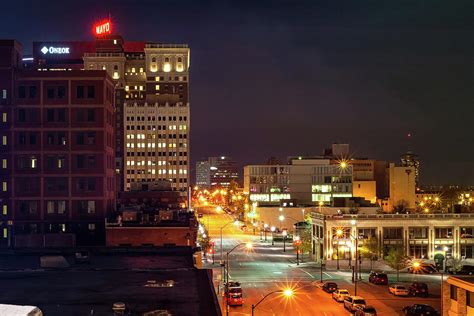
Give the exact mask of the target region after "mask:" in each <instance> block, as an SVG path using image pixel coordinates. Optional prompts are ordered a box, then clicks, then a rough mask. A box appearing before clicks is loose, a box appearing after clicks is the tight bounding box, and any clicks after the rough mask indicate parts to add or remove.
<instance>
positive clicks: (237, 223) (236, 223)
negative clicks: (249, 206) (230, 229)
mask: <svg viewBox="0 0 474 316" xmlns="http://www.w3.org/2000/svg"><path fill="white" fill-rule="evenodd" d="M230 224H234V225H235V226H237V225H239V224H240V221H238V220H235V221H231V222H228V223H227V224H225V225H224V226H222V227H221V228H220V230H221V262H222V259H223V251H222V230H223V229H224V228H225V227H227V226H228V225H230Z"/></svg>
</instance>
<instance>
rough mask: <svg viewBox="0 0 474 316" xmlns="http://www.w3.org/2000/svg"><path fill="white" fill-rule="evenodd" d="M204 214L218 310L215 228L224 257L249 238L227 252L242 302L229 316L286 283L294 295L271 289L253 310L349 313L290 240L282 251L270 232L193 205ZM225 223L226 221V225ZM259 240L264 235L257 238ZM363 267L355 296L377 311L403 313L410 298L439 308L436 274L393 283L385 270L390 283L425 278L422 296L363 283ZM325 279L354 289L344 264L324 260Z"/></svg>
mask: <svg viewBox="0 0 474 316" xmlns="http://www.w3.org/2000/svg"><path fill="white" fill-rule="evenodd" d="M198 213H201V214H203V215H202V217H201V218H200V221H201V223H202V224H203V225H204V226H205V227H206V228H208V233H209V235H210V238H211V239H212V240H213V241H214V242H215V254H214V264H212V261H213V260H212V255H211V256H210V255H208V256H207V258H206V260H205V261H206V263H205V266H206V267H208V268H211V267H212V268H213V272H214V273H213V274H214V285H215V287H216V291H217V292H218V297H219V302H220V305H221V309H222V313H223V315H225V303H223V301H224V300H223V298H224V296H223V282H222V281H220V280H222V278H221V275H222V273H223V268H222V267H221V266H220V265H219V262H220V258H221V257H220V255H221V254H220V233H221V229H220V228H221V227H223V226H225V228H224V229H223V230H222V240H223V259H224V260H225V257H226V252H227V251H229V250H230V249H232V248H233V247H235V246H236V245H238V244H240V243H247V242H252V243H253V248H252V250H250V251H249V250H247V249H245V247H237V248H236V249H235V250H234V251H233V252H232V253H231V254H230V255H229V276H230V278H229V279H230V281H237V282H240V283H241V285H242V291H243V298H244V304H243V305H242V306H231V307H230V308H229V315H233V316H238V315H251V306H252V304H256V303H257V302H258V301H259V300H260V299H262V298H263V297H264V296H265V295H266V294H268V293H270V292H272V291H275V290H283V289H285V288H292V289H293V290H294V296H293V297H291V298H285V297H283V296H282V295H280V294H279V293H275V294H273V295H270V296H269V297H268V298H266V299H265V300H264V301H263V302H262V303H260V304H259V305H258V307H257V308H256V309H255V315H326V316H338V315H350V313H349V312H348V311H347V310H345V309H344V306H343V304H342V303H337V302H336V301H335V300H333V299H332V295H331V294H328V293H326V292H324V291H323V290H322V289H321V269H320V267H319V265H318V264H315V263H311V262H307V260H308V259H307V255H305V256H304V258H303V260H302V262H301V263H300V264H299V265H297V264H296V254H295V250H294V248H293V246H292V242H291V241H287V242H286V252H283V243H282V242H281V241H278V242H277V241H275V243H274V245H273V246H272V236H271V233H267V237H266V241H265V236H264V235H262V234H261V233H260V232H259V231H255V233H254V231H253V230H252V229H248V230H247V231H246V232H244V231H243V230H242V229H240V228H239V226H238V225H233V224H232V223H233V221H234V220H235V219H234V218H233V217H232V216H231V215H229V214H226V213H225V212H223V211H216V209H215V207H206V208H200V209H198ZM226 225H227V226H226ZM261 239H263V240H261ZM343 267H347V261H344V263H343V262H342V260H341V268H343ZM368 272H369V271H363V273H362V280H361V281H359V282H358V292H357V295H358V296H362V297H364V298H365V300H366V302H367V304H368V305H371V306H373V307H375V308H376V310H377V312H378V315H403V312H402V308H403V307H404V306H407V305H412V304H415V303H424V304H429V305H431V306H433V307H435V308H436V309H438V310H439V309H440V280H441V278H440V276H439V275H413V274H408V273H401V274H400V282H396V274H395V273H393V274H389V284H393V283H399V284H404V285H406V286H409V285H410V284H411V283H412V282H413V281H420V282H425V283H427V284H428V286H429V292H430V295H429V297H427V298H419V297H411V296H409V297H396V296H393V295H392V294H390V293H389V292H388V286H383V285H373V284H370V283H369V282H368ZM322 277H323V280H324V281H332V282H336V283H337V284H338V287H339V288H341V289H347V290H349V292H350V294H351V295H353V294H354V284H353V283H352V280H351V272H350V271H349V270H348V269H346V270H343V269H341V270H340V271H337V270H336V269H335V267H334V268H332V265H330V264H329V263H328V268H327V269H325V270H324V271H323V272H322Z"/></svg>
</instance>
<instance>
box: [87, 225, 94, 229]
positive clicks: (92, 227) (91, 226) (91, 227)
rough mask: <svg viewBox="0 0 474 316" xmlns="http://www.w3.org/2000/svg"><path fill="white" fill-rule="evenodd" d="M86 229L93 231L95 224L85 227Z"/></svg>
mask: <svg viewBox="0 0 474 316" xmlns="http://www.w3.org/2000/svg"><path fill="white" fill-rule="evenodd" d="M87 227H88V228H89V230H95V224H89V225H87Z"/></svg>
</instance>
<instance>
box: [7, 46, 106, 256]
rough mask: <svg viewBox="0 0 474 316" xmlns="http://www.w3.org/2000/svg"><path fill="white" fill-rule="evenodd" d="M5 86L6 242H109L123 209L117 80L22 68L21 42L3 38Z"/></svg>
mask: <svg viewBox="0 0 474 316" xmlns="http://www.w3.org/2000/svg"><path fill="white" fill-rule="evenodd" d="M51 51H54V50H51ZM0 91H2V98H1V99H0V100H1V101H0V117H1V121H0V134H1V135H0V138H1V141H2V142H1V144H0V145H1V150H0V160H1V162H2V165H1V169H0V183H1V190H0V204H1V209H2V213H1V214H0V230H1V232H2V234H1V236H0V245H1V246H16V247H44V246H46V247H47V246H72V245H101V244H104V243H105V218H106V217H107V215H108V214H109V213H111V212H112V211H114V209H115V202H114V198H115V181H114V177H115V168H114V159H115V152H114V120H113V113H114V109H113V101H114V100H113V99H114V83H113V81H112V79H111V78H110V77H109V76H108V75H107V73H106V72H105V71H77V70H71V71H37V70H24V69H21V49H20V46H19V45H18V43H16V42H15V41H0Z"/></svg>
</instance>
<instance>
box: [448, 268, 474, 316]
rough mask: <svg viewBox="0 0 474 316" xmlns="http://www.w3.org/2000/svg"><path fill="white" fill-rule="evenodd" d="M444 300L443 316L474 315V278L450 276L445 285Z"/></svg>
mask: <svg viewBox="0 0 474 316" xmlns="http://www.w3.org/2000/svg"><path fill="white" fill-rule="evenodd" d="M442 299H443V305H442V306H443V312H442V315H447V316H472V315H474V276H462V277H460V276H456V277H454V276H450V277H449V278H448V280H447V281H445V282H444V284H443V297H442Z"/></svg>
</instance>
